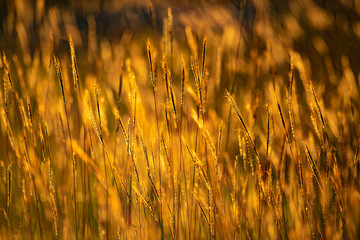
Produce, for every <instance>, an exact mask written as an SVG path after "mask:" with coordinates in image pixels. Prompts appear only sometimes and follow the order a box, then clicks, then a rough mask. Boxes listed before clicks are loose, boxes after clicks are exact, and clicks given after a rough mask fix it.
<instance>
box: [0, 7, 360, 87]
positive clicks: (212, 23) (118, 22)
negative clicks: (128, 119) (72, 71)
mask: <svg viewBox="0 0 360 240" xmlns="http://www.w3.org/2000/svg"><path fill="white" fill-rule="evenodd" d="M168 8H171V12H172V15H173V24H174V25H173V26H174V39H175V43H174V44H175V45H174V54H178V53H179V54H180V53H184V54H185V53H186V49H184V48H179V47H177V46H178V45H181V46H183V43H186V34H185V28H186V27H187V26H188V27H190V28H191V30H192V33H193V34H194V35H195V37H196V38H197V40H198V41H199V42H200V43H201V41H202V38H203V37H204V36H206V37H207V38H208V39H211V40H210V41H208V44H209V45H210V46H217V47H222V48H221V51H223V52H224V53H227V52H229V53H230V52H232V53H234V54H230V55H228V57H229V58H231V57H233V56H236V51H237V47H238V45H239V46H240V50H239V54H240V58H241V59H242V61H244V62H242V61H240V62H239V71H240V72H241V69H242V68H243V67H244V68H246V64H247V63H246V62H247V61H248V60H249V59H250V58H251V54H255V52H256V54H258V55H259V54H260V55H261V54H262V51H264V50H265V49H266V44H267V43H268V44H270V46H271V48H272V50H273V52H275V53H276V54H273V60H274V62H275V64H276V66H277V68H276V72H278V73H285V72H286V71H288V66H283V65H284V64H285V63H286V62H288V60H289V53H288V51H289V50H288V49H293V50H295V51H298V52H300V53H301V54H302V55H303V56H302V57H305V62H306V61H307V64H309V65H311V70H312V71H311V74H310V75H311V77H312V79H313V81H314V82H317V81H326V82H328V83H329V87H330V86H331V87H334V86H335V85H336V82H335V80H334V81H332V80H331V79H332V78H333V79H335V78H334V76H340V75H341V74H342V72H343V70H344V68H346V67H344V66H347V67H349V68H350V69H351V70H352V72H353V74H354V77H355V78H358V76H359V70H360V61H359V56H360V47H359V42H360V1H358V0H333V1H326V0H316V1H312V0H297V1H282V0H274V1H267V0H248V1H246V2H245V1H242V0H240V1H197V0H193V1H189V0H183V1H159V0H139V1H138V0H136V1H116V0H88V1H85V0H79V1H70V0H62V1H57V0H48V1H46V0H2V1H0V22H1V24H0V33H1V34H0V48H1V50H3V51H5V53H7V54H9V55H12V54H18V55H23V56H24V57H22V58H19V60H20V62H21V64H24V65H25V66H28V65H30V64H31V61H32V59H36V56H38V57H39V60H40V62H41V63H42V64H43V65H44V66H46V65H48V58H49V57H48V54H47V53H46V51H48V49H49V47H46V46H48V45H49V44H50V42H51V41H50V40H49V36H50V31H52V33H53V38H54V52H55V53H56V54H59V55H61V54H65V53H66V52H67V49H68V43H67V41H68V35H69V34H71V36H72V38H73V41H74V44H75V48H76V50H77V51H78V55H79V57H80V58H86V59H87V60H88V61H86V62H84V61H79V65H80V69H81V68H82V67H84V66H83V65H85V64H86V65H87V64H94V63H95V62H96V59H97V58H99V57H100V58H103V60H106V58H108V59H107V60H110V59H112V60H113V61H114V60H116V59H120V58H124V57H130V56H132V57H134V56H136V55H137V54H138V53H139V51H143V52H142V53H141V54H144V53H145V52H144V49H145V41H146V39H147V38H148V37H149V38H150V39H151V40H152V41H154V42H155V43H156V44H157V47H160V46H159V43H160V41H161V37H162V35H163V34H162V33H163V23H164V21H163V20H164V18H165V17H167V15H168ZM242 11H243V12H242ZM242 13H243V14H242ZM242 15H243V21H242V20H241V19H242ZM241 21H242V24H240V23H241ZM241 25H242V27H240V26H241ZM241 28H242V30H240V29H241ZM240 32H242V36H241V40H240V44H239V39H240ZM139 43H140V44H141V45H142V46H143V47H144V48H143V49H142V50H136V48H135V47H133V46H136V45H138V44H139ZM186 45H187V44H186ZM106 49H108V50H109V51H102V50H106ZM101 54H103V55H105V56H99V55H101ZM211 54H213V55H215V56H216V54H217V53H216V50H214V51H213V53H211ZM223 55H227V54H223ZM34 56H35V58H34ZM309 59H311V61H310V60H309ZM223 60H224V61H229V62H230V60H229V59H223ZM330 65H333V70H334V72H333V73H331V74H334V76H329V72H328V70H327V69H328V68H329V66H330ZM232 67H234V66H232ZM309 69H310V68H309ZM95 70H96V68H92V67H89V68H87V71H95ZM105 70H106V69H105ZM106 71H108V70H106ZM284 76H286V75H284ZM225 81H226V80H225Z"/></svg>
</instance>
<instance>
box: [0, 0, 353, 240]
mask: <svg viewBox="0 0 360 240" xmlns="http://www.w3.org/2000/svg"><path fill="white" fill-rule="evenodd" d="M20 2H21V3H22V1H20ZM259 2H260V3H261V2H262V1H250V3H246V2H245V1H241V4H240V5H239V9H238V11H236V12H237V13H238V15H239V16H238V17H239V18H240V19H233V18H232V15H231V14H232V11H231V10H229V11H227V8H223V7H219V9H217V10H216V11H215V10H214V9H213V8H212V7H210V6H209V8H208V9H205V10H204V13H208V14H209V15H208V16H205V18H204V19H206V18H208V20H209V23H210V24H211V23H213V24H214V26H210V28H204V29H205V30H203V31H199V29H196V25H194V23H193V22H192V21H194V19H192V18H195V17H194V16H193V15H192V14H190V13H187V12H186V11H184V12H181V11H180V12H173V11H172V10H171V8H166V10H167V11H166V14H165V16H164V18H163V22H162V24H161V25H160V26H158V22H157V21H156V18H160V16H158V15H156V12H154V6H153V5H152V4H153V3H152V2H151V3H150V2H149V3H147V4H148V5H147V7H148V11H149V18H150V19H151V21H152V22H151V24H150V25H151V27H150V30H149V29H145V30H144V32H142V33H140V34H132V33H131V31H124V33H123V36H122V38H121V39H120V40H118V41H116V40H113V39H108V38H106V37H103V36H100V34H97V33H98V32H97V30H96V28H101V25H100V26H98V25H96V21H95V19H94V18H93V17H91V16H88V17H87V22H88V32H87V34H88V35H87V36H86V37H87V40H86V44H82V37H81V36H82V35H81V33H80V28H79V29H78V28H77V27H76V25H74V23H73V22H71V21H70V20H69V19H71V16H73V15H71V14H70V15H71V16H70V15H69V16H68V15H64V16H61V15H60V14H59V11H61V10H60V9H61V8H57V7H51V8H50V10H49V11H48V12H46V11H45V10H44V9H42V8H41V5H40V6H38V11H41V9H42V11H45V13H46V14H45V17H44V21H45V23H44V26H47V27H44V26H42V27H39V29H41V31H43V32H46V33H47V34H43V32H41V34H43V35H41V36H42V38H41V39H40V44H39V45H38V46H37V47H35V49H33V47H31V46H30V43H31V39H29V37H30V35H29V34H27V32H26V31H25V26H27V24H25V22H24V23H22V22H21V21H25V19H23V20H21V21H20V20H19V21H20V22H21V23H22V24H23V26H22V27H21V26H18V27H17V28H16V30H17V34H18V36H19V40H20V41H19V42H20V45H21V51H17V50H15V51H10V50H8V49H3V52H2V58H1V62H0V66H1V79H2V80H1V81H2V87H1V91H0V99H1V100H0V111H1V112H0V114H1V124H0V156H1V157H0V169H1V180H0V182H1V183H0V193H1V194H0V208H1V210H2V211H1V213H0V214H1V216H0V236H1V238H9V239H10V238H15V239H23V238H25V239H26V238H29V239H97V238H101V239H104V238H106V239H115V238H119V239H135V238H144V239H206V238H207V239H215V238H216V239H310V238H315V239H322V238H331V239H333V238H334V239H339V238H345V239H347V238H349V239H357V238H358V237H359V236H360V230H359V229H360V220H359V216H360V193H359V187H360V185H359V184H360V181H359V171H360V159H359V143H360V142H359V134H360V132H359V127H358V126H359V120H360V119H359V80H360V79H359V76H360V75H359V76H356V73H355V72H353V70H352V65H351V61H353V57H352V56H346V55H342V56H341V59H339V64H340V65H341V68H342V69H341V70H340V71H339V69H338V65H336V64H335V63H333V62H332V61H333V60H331V58H332V57H333V55H332V53H331V49H328V48H329V47H328V46H327V44H326V43H325V41H324V40H323V39H322V38H321V34H320V33H319V36H318V38H316V39H315V40H313V41H314V42H315V44H314V45H315V49H316V51H318V53H319V54H322V56H323V59H324V69H325V71H324V72H321V71H320V70H318V69H316V68H315V69H314V68H312V66H313V65H312V63H313V64H314V62H315V61H317V60H315V59H313V58H312V57H311V56H312V55H306V54H304V53H303V52H301V49H300V50H299V49H296V47H293V46H292V45H291V42H292V41H295V40H297V39H298V38H300V36H301V35H304V34H306V31H307V29H306V27H303V28H301V26H300V25H299V22H300V20H299V19H297V18H296V16H295V15H294V16H295V17H294V16H293V15H291V16H285V17H283V18H284V19H286V20H287V22H286V24H285V27H284V28H285V32H288V33H289V35H287V34H284V29H279V28H277V27H278V26H277V25H276V24H274V25H275V26H274V25H271V24H269V23H268V22H267V21H266V16H267V15H266V16H265V15H264V16H261V17H259V19H258V20H256V21H255V23H256V24H255V26H254V32H252V31H251V30H249V29H243V24H244V23H243V21H246V19H245V17H244V16H245V15H246V10H249V9H248V8H246V6H247V5H246V4H251V5H250V6H252V7H253V8H255V9H258V10H259V11H264V12H266V11H265V10H264V9H265V7H264V6H263V5H261V6H260V5H259ZM309 2H310V1H309ZM40 3H43V2H42V1H39V4H40ZM23 4H24V6H26V4H25V3H23ZM161 4H164V5H165V3H161ZM294 4H295V3H294ZM301 4H303V3H299V6H300V7H301V6H302V5H301ZM20 5H21V4H20ZM309 6H311V11H312V12H313V13H307V14H306V17H307V19H306V21H307V22H308V24H309V25H310V26H311V27H312V28H314V29H316V30H317V31H322V30H323V29H327V28H330V26H331V24H332V21H334V19H333V18H332V15H331V14H330V12H328V11H326V10H324V9H322V8H320V7H317V6H315V5H314V3H312V2H311V4H310V3H309ZM9 8H10V7H9ZM229 8H230V7H229ZM21 9H22V8H21V7H19V6H18V7H17V8H16V10H14V11H19V12H21V11H22V10H21ZM194 9H195V8H194ZM177 10H178V9H177ZM178 11H179V10H178ZM194 11H196V9H195V10H194ZM244 11H245V12H244ZM269 11H270V10H269ZM70 12H71V11H70ZM67 13H68V12H67ZM175 13H176V14H175ZM37 14H39V13H37ZM68 14H69V13H68ZM267 14H268V13H267ZM218 15H219V16H218ZM315 15H316V16H315ZM10 17H11V16H10ZM10 17H9V18H10ZM179 19H182V20H181V21H183V23H187V25H186V26H185V27H181V26H179V25H177V24H175V23H176V22H177V21H180V20H179ZM59 21H64V25H63V27H64V28H65V30H64V32H65V33H64V34H61V33H62V31H63V29H61V26H62V25H61V24H60V23H59ZM66 21H70V22H71V23H69V22H66ZM232 23H233V25H232ZM199 24H200V22H199ZM216 24H218V25H219V26H215V25H216ZM266 24H269V25H266ZM10 25H11V23H9V26H10ZM204 26H205V25H204ZM246 26H247V27H249V26H251V25H250V24H248V25H246ZM270 26H271V27H270ZM355 26H357V25H356V24H355V25H354V29H353V31H354V34H355V35H354V36H355V37H356V34H358V28H356V27H355ZM194 27H195V30H194V29H192V28H194ZM211 27H214V28H220V29H221V30H220V31H219V30H213V29H211ZM9 28H10V27H9ZM23 28H24V29H23ZM22 29H23V30H22ZM289 29H290V30H291V31H290V30H289ZM134 31H135V29H134ZM277 31H278V33H279V35H280V37H279V38H276V36H274V35H276V33H277ZM219 32H221V33H219ZM251 34H254V37H251ZM24 36H26V37H24ZM21 37H23V38H21ZM257 38H258V39H257ZM290 38H291V39H290ZM256 41H258V43H256V44H255V42H256ZM14 44H18V43H14ZM294 45H295V44H294ZM339 48H340V46H339ZM295 49H296V50H295ZM314 51H315V50H314ZM351 59H352V60H351ZM358 59H359V58H358ZM312 61H314V62H312ZM315 63H316V62H315ZM335 65H336V66H335ZM284 69H285V70H284ZM319 72H320V73H319ZM319 74H320V75H321V74H323V77H322V79H320V80H319V79H312V78H313V76H319ZM330 84H332V85H331V86H333V85H334V84H335V85H337V86H338V88H337V89H330V90H329V85H330Z"/></svg>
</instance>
